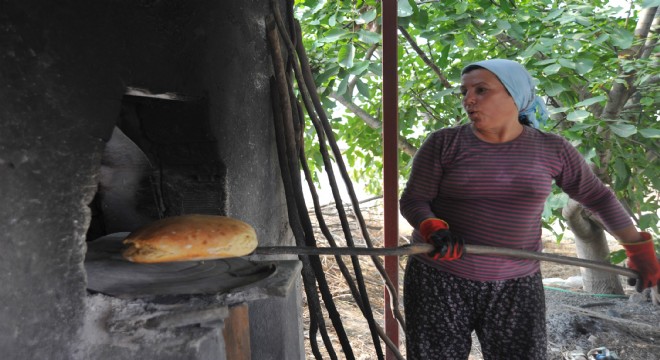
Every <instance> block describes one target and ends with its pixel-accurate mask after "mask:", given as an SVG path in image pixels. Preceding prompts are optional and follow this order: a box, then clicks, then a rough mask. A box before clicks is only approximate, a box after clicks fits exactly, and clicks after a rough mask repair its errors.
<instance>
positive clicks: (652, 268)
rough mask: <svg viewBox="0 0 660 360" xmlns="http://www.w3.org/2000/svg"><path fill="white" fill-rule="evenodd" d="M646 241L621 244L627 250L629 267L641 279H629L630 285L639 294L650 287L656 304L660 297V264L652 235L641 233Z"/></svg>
mask: <svg viewBox="0 0 660 360" xmlns="http://www.w3.org/2000/svg"><path fill="white" fill-rule="evenodd" d="M640 234H641V235H642V238H643V239H644V241H642V242H638V243H632V244H630V243H626V244H621V245H623V248H624V249H626V255H627V256H628V267H629V268H631V269H632V270H635V271H637V272H638V273H639V279H629V280H628V284H630V285H635V289H636V290H637V291H638V292H642V290H644V289H646V288H650V287H654V289H653V290H652V292H653V294H651V297H652V298H653V301H654V303H655V302H656V301H658V298H659V297H660V296H658V295H657V290H658V281H660V262H658V258H657V257H656V255H655V248H654V246H653V240H652V239H651V234H649V233H647V232H640Z"/></svg>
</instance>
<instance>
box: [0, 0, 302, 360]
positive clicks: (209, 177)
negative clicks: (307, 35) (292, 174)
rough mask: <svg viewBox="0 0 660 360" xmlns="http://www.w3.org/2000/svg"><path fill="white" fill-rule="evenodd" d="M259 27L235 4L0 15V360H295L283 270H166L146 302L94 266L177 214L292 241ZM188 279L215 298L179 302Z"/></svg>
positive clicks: (297, 349) (298, 334) (294, 315)
mask: <svg viewBox="0 0 660 360" xmlns="http://www.w3.org/2000/svg"><path fill="white" fill-rule="evenodd" d="M287 4H288V2H286V1H281V6H282V8H284V7H285V6H290V4H288V5H287ZM270 13H271V11H270V5H269V2H266V1H249V0H248V1H210V0H202V1H194V2H190V1H183V0H138V1H95V2H83V1H70V2H65V3H60V4H57V3H53V2H43V1H36V0H27V1H24V0H21V1H18V0H15V1H5V2H3V5H2V11H0V31H1V33H0V39H1V40H0V41H1V42H0V44H1V45H0V73H1V74H2V75H1V78H0V79H1V80H2V81H1V82H0V89H1V90H0V91H1V92H2V93H1V96H0V114H1V115H0V198H1V199H2V202H1V203H0V239H1V240H2V242H1V243H2V247H3V250H2V251H1V252H0V267H2V269H1V271H0V281H1V283H2V290H0V304H2V305H1V306H2V310H1V311H0V314H1V316H2V317H1V319H2V321H0V349H2V351H3V358H7V359H133V358H145V359H231V358H237V359H238V358H249V356H250V354H251V358H253V359H260V360H261V359H297V358H303V357H304V351H303V340H302V330H301V328H302V326H301V320H300V308H301V297H300V294H301V291H300V282H299V280H298V275H299V269H300V268H299V266H300V265H299V264H298V262H297V260H292V259H283V258H275V259H273V258H269V259H266V258H256V257H251V258H245V259H238V260H236V261H234V260H231V261H226V262H222V263H213V262H206V263H195V264H183V265H181V264H179V265H176V266H181V267H183V270H181V269H175V270H172V268H168V269H167V271H175V272H176V271H184V272H186V274H188V275H186V276H189V274H191V272H192V274H193V275H191V276H192V277H191V278H185V277H184V279H183V280H182V281H183V283H184V284H183V285H182V287H175V286H171V287H170V286H169V285H167V284H166V285H165V286H164V287H161V288H160V289H156V290H154V292H151V293H149V292H148V291H144V292H142V291H137V290H135V289H136V288H135V287H133V288H128V289H126V288H119V289H116V288H112V289H111V290H108V288H107V287H103V286H105V285H99V284H100V283H104V284H105V283H107V281H110V282H112V276H113V274H114V273H112V272H110V273H108V272H107V271H109V270H108V269H102V270H99V268H98V266H96V265H94V261H95V260H97V259H99V258H100V257H103V256H104V254H107V252H108V251H111V250H112V249H113V248H112V246H114V245H113V244H116V243H113V242H112V241H114V240H116V239H118V238H119V237H121V234H126V233H128V232H130V231H133V230H135V229H136V228H138V227H139V226H141V225H144V224H146V223H149V222H151V221H153V220H156V219H158V218H162V217H168V216H176V215H182V214H193V213H202V214H217V215H226V216H231V217H234V218H237V219H240V220H242V221H245V222H247V223H249V224H251V225H252V226H253V227H254V228H255V229H256V231H257V235H258V239H259V244H260V245H262V246H268V245H292V244H293V243H294V240H293V237H292V235H291V231H290V229H289V226H288V222H287V220H286V219H287V217H286V202H285V199H284V194H283V189H282V184H281V180H280V170H279V165H278V160H277V151H276V145H275V137H274V129H273V114H272V106H271V100H270V99H271V97H270V87H269V86H270V85H269V81H270V77H271V75H272V69H271V61H270V58H269V50H268V45H267V41H266V31H265V18H266V16H267V15H268V14H270ZM283 13H287V12H285V11H283ZM88 249H89V250H88ZM99 271H100V272H99ZM104 271H105V272H104ZM156 271H161V270H158V269H156ZM195 271H198V272H205V274H209V273H210V274H212V275H213V276H216V275H217V276H218V278H217V279H218V280H219V282H218V284H220V285H219V287H218V288H217V289H215V290H217V291H213V290H205V291H197V290H195V289H196V288H195V287H194V286H193V287H186V286H187V285H189V284H190V283H194V281H196V279H197V278H195V276H194V274H195ZM99 274H100V275H99ZM226 274H231V275H229V277H230V278H231V279H228V278H224V279H223V276H228V275H226ZM124 276H126V275H124ZM153 276H155V278H160V277H159V275H158V273H157V274H156V275H153ZM241 277H242V278H243V279H244V280H245V281H244V282H243V283H240V282H238V283H234V282H232V281H235V280H236V278H241ZM104 281H105V282H104ZM116 282H117V281H115V283H116ZM120 282H121V281H120ZM222 284H231V286H230V285H227V286H224V287H223V286H222ZM99 288H101V289H102V291H98V290H99ZM173 288H176V289H179V290H176V291H174V290H172V291H170V290H171V289H173ZM181 289H184V290H181ZM190 289H192V290H190ZM246 354H248V355H247V356H248V357H241V356H246Z"/></svg>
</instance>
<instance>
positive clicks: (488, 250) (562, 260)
mask: <svg viewBox="0 0 660 360" xmlns="http://www.w3.org/2000/svg"><path fill="white" fill-rule="evenodd" d="M431 251H433V245H431V244H413V245H403V246H399V247H395V248H356V247H326V248H312V247H295V246H271V247H258V248H257V249H256V250H255V253H256V254H260V255H275V254H296V255H364V256H385V257H387V256H403V255H415V254H427V253H429V252H431ZM464 251H465V253H466V254H473V255H495V256H504V257H513V258H518V259H531V260H540V261H550V262H555V263H559V264H564V265H572V266H579V267H584V268H590V269H594V270H601V271H606V272H610V273H615V274H618V275H622V276H627V277H629V278H638V277H639V275H638V274H637V272H636V271H634V270H631V269H628V268H624V267H621V266H616V265H612V264H610V263H607V262H600V261H594V260H587V259H578V258H575V257H570V256H564V255H557V254H548V253H541V252H536V251H528V250H518V249H510V248H502V247H494V246H484V245H465V247H464Z"/></svg>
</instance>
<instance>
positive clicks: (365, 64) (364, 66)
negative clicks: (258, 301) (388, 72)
mask: <svg viewBox="0 0 660 360" xmlns="http://www.w3.org/2000/svg"><path fill="white" fill-rule="evenodd" d="M370 64H371V63H370V62H369V61H357V62H355V64H354V65H353V67H352V68H351V69H350V74H351V75H362V74H364V73H365V72H366V71H367V70H368V69H369V65H370Z"/></svg>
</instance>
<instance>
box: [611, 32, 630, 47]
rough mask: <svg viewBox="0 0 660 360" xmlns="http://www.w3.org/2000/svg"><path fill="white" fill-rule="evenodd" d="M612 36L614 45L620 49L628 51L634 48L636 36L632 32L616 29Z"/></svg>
mask: <svg viewBox="0 0 660 360" xmlns="http://www.w3.org/2000/svg"><path fill="white" fill-rule="evenodd" d="M612 35H613V36H612V37H611V39H612V44H614V46H616V47H618V48H619V49H628V48H630V47H631V46H632V43H633V39H634V36H633V33H631V32H630V31H628V30H626V29H621V28H617V27H615V28H612Z"/></svg>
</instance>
